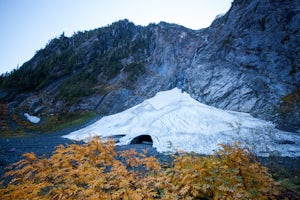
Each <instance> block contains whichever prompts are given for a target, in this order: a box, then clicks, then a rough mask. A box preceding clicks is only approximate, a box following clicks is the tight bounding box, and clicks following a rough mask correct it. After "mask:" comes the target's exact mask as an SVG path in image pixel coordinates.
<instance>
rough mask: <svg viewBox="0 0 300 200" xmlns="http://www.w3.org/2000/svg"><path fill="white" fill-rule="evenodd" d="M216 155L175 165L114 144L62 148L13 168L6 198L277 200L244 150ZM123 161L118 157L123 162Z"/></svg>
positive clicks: (186, 157)
mask: <svg viewBox="0 0 300 200" xmlns="http://www.w3.org/2000/svg"><path fill="white" fill-rule="evenodd" d="M222 147H223V149H222V150H220V151H218V152H216V155H214V156H209V157H201V156H199V155H196V154H182V155H180V156H176V158H175V160H174V163H173V164H172V165H170V166H169V167H162V165H161V164H160V163H159V162H158V160H157V159H156V158H154V157H147V156H146V155H145V154H146V152H144V153H137V152H136V151H135V150H129V151H123V152H121V153H117V152H116V150H115V147H114V142H113V141H107V142H103V141H102V140H100V139H99V138H95V139H93V140H92V141H91V142H89V143H86V144H83V145H77V144H72V145H69V146H63V145H61V146H59V147H57V149H56V151H55V152H54V153H53V155H52V156H51V157H50V158H38V157H36V156H35V154H34V153H27V154H24V159H23V160H21V161H19V162H17V163H15V164H13V165H12V166H11V171H9V172H7V173H6V175H5V176H6V177H10V178H11V180H10V182H9V183H8V184H7V185H3V183H2V186H1V188H0V199H112V200H113V199H124V200H125V199H130V200H142V199H201V198H203V199H272V198H274V197H275V196H276V194H277V191H278V189H277V183H276V182H275V181H274V180H273V179H272V178H271V177H270V175H269V174H268V172H267V169H266V168H265V167H263V166H261V165H260V164H259V163H258V162H257V161H255V159H254V158H253V157H252V156H251V153H250V152H249V151H247V150H245V149H241V148H240V147H238V146H235V147H229V146H225V145H223V146H222ZM117 158H118V159H117Z"/></svg>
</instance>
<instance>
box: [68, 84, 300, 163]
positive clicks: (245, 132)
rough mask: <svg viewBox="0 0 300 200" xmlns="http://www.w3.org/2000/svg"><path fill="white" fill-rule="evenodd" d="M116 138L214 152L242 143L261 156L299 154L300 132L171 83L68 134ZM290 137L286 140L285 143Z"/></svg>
mask: <svg viewBox="0 0 300 200" xmlns="http://www.w3.org/2000/svg"><path fill="white" fill-rule="evenodd" d="M117 135H124V137H122V138H120V140H119V143H118V144H120V145H127V144H130V142H131V141H132V140H133V139H134V138H136V137H138V136H140V135H149V136H151V138H152V140H153V146H154V147H156V148H157V150H158V151H159V152H170V151H175V150H183V151H187V152H191V151H194V152H197V153H201V154H212V153H214V150H217V149H218V148H219V144H221V143H223V144H233V143H234V142H240V143H241V145H242V146H245V147H248V148H250V149H251V150H252V151H253V152H254V153H255V154H257V155H259V156H269V155H273V154H275V155H280V156H290V157H293V156H300V136H299V134H296V133H289V132H283V131H280V130H278V129H276V128H275V126H274V124H273V123H271V122H267V121H264V120H261V119H257V118H254V117H252V116H251V115H250V114H247V113H242V112H233V111H225V110H221V109H218V108H215V107H212V106H207V105H205V104H202V103H199V102H198V101H196V100H195V99H193V98H191V96H190V95H189V94H187V93H185V92H181V90H179V89H177V88H175V89H172V90H169V91H164V92H159V93H157V94H156V95H155V96H154V97H153V98H150V99H148V100H145V101H144V102H142V103H141V104H139V105H136V106H134V107H132V108H130V109H128V110H125V111H123V112H120V113H117V114H114V115H110V116H106V117H103V118H102V119H100V120H99V121H97V122H95V123H94V124H91V125H89V126H87V127H85V128H83V129H80V130H77V131H74V132H72V133H70V134H68V135H66V136H64V137H65V138H69V139H72V140H85V141H88V140H89V139H91V138H92V137H93V136H100V137H105V138H106V137H112V136H117ZM287 141H288V142H287Z"/></svg>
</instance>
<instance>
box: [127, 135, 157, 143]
mask: <svg viewBox="0 0 300 200" xmlns="http://www.w3.org/2000/svg"><path fill="white" fill-rule="evenodd" d="M130 144H147V145H153V140H152V138H151V136H150V135H140V136H137V137H135V138H134V139H133V140H132V141H131V142H130Z"/></svg>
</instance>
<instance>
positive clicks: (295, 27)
mask: <svg viewBox="0 0 300 200" xmlns="http://www.w3.org/2000/svg"><path fill="white" fill-rule="evenodd" d="M195 20H196V19H195ZM299 63H300V2H299V1H293V0H286V1H282V0H262V1H260V0H252V1H245V0H235V1H234V2H233V4H232V7H231V9H230V10H229V11H228V13H227V14H225V15H224V16H222V17H219V18H216V19H215V21H214V22H213V23H212V24H211V26H210V27H208V28H206V29H201V30H190V29H187V28H185V27H182V26H179V25H176V24H168V23H164V22H161V23H159V24H150V25H148V26H147V27H141V26H135V25H134V24H132V23H130V22H128V21H127V20H123V21H119V22H116V23H114V24H112V25H110V26H108V27H103V28H99V29H96V30H92V31H87V32H84V33H77V34H75V35H74V36H72V37H71V38H67V37H64V35H62V36H61V37H60V38H57V39H54V40H52V41H51V42H50V43H49V44H48V45H47V46H46V47H45V49H42V50H40V51H39V52H37V54H36V55H35V56H34V57H33V58H32V59H31V60H30V61H28V62H27V63H25V64H24V65H23V66H22V67H21V68H20V69H18V70H16V71H14V72H12V73H10V74H9V75H6V76H2V77H1V79H0V80H1V81H0V83H1V88H2V89H1V91H0V97H1V99H2V101H3V102H6V103H11V104H10V105H11V106H12V105H13V106H15V107H18V108H22V109H23V110H26V112H28V113H30V114H35V115H40V116H47V115H50V114H53V113H54V114H55V113H70V112H71V113H72V112H76V111H85V112H88V111H92V110H96V111H98V112H99V113H101V114H112V113H116V112H120V111H122V110H124V109H127V108H129V107H131V106H133V105H136V104H138V103H141V102H142V101H143V100H144V99H146V98H149V97H152V96H154V95H155V94H156V93H157V92H158V91H162V90H167V89H172V88H174V87H179V88H181V89H183V90H185V91H186V92H188V93H189V94H191V95H192V97H194V98H195V99H197V100H198V101H200V102H202V103H205V104H207V105H212V106H215V107H218V108H222V109H226V110H233V111H243V112H249V113H251V114H252V115H254V116H256V117H259V118H263V119H267V120H271V121H273V122H275V123H276V124H277V125H278V127H279V128H282V129H284V130H288V131H296V130H299V129H300V103H299V102H300V65H299ZM16 80H18V81H16ZM12 102H14V104H12Z"/></svg>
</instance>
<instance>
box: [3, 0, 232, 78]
mask: <svg viewBox="0 0 300 200" xmlns="http://www.w3.org/2000/svg"><path fill="white" fill-rule="evenodd" d="M232 1H233V0H0V74H2V73H5V72H9V71H11V70H12V69H14V68H16V67H17V66H22V64H23V63H24V62H26V61H28V60H30V58H32V57H33V56H34V54H35V52H36V51H37V50H39V49H41V48H44V47H45V45H46V44H47V43H48V41H49V40H51V39H53V38H55V37H58V36H59V35H61V34H62V33H63V32H64V33H65V35H66V36H72V35H73V34H74V33H75V32H77V31H85V30H92V29H95V28H99V27H103V26H106V25H108V24H111V23H113V22H116V21H118V20H121V19H125V18H126V19H128V20H129V21H131V22H133V23H134V24H136V25H145V26H146V25H148V24H149V23H159V22H160V21H165V22H168V23H176V24H180V25H182V26H185V27H187V28H191V29H194V30H197V29H200V28H205V27H208V26H209V25H210V24H211V23H212V21H213V20H214V18H215V17H216V15H218V14H221V13H226V12H227V11H228V10H229V8H230V6H231V2H232Z"/></svg>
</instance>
